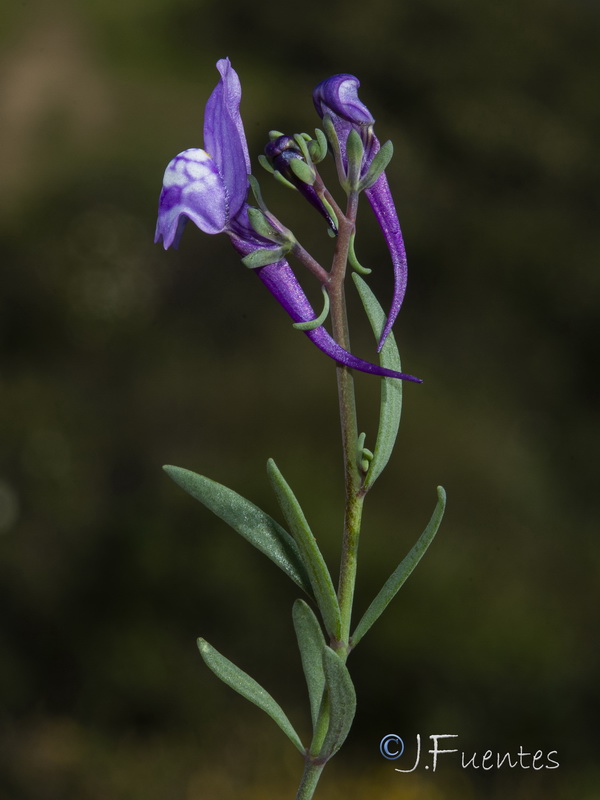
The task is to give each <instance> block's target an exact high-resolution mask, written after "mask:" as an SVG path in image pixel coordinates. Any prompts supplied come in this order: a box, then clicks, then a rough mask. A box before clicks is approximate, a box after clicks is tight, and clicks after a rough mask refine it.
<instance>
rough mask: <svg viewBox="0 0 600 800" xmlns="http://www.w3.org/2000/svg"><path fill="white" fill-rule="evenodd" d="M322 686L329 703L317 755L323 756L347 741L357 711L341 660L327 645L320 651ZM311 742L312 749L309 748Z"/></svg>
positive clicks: (334, 752) (353, 693) (347, 675)
mask: <svg viewBox="0 0 600 800" xmlns="http://www.w3.org/2000/svg"><path fill="white" fill-rule="evenodd" d="M323 669H324V672H325V688H326V691H327V700H328V703H329V727H328V729H327V735H326V736H325V740H324V742H323V744H322V746H321V747H320V748H319V752H318V756H319V758H322V759H324V760H328V759H330V758H331V757H332V756H334V755H335V754H336V753H337V751H338V750H339V749H340V747H341V746H342V745H343V744H344V742H345V741H346V737H347V736H348V733H349V732H350V728H351V727H352V722H353V720H354V714H355V713H356V692H355V691H354V684H353V683H352V678H351V677H350V673H349V672H348V668H347V667H346V665H345V664H344V662H343V660H342V659H341V658H340V656H338V654H337V653H336V652H334V651H333V650H332V649H331V648H330V647H325V649H324V651H323ZM312 749H313V748H312V746H311V752H312Z"/></svg>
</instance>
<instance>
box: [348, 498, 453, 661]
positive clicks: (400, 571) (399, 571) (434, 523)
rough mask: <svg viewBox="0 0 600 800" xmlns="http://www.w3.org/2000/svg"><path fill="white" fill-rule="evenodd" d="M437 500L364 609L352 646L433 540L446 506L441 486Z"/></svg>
mask: <svg viewBox="0 0 600 800" xmlns="http://www.w3.org/2000/svg"><path fill="white" fill-rule="evenodd" d="M437 495H438V501H437V505H436V507H435V510H434V512H433V514H432V515H431V519H430V520H429V523H428V525H427V527H426V528H425V530H424V531H423V533H422V534H421V536H420V537H419V538H418V540H417V543H416V544H415V546H414V547H413V548H412V550H411V551H410V552H409V553H408V555H407V556H406V558H404V559H403V560H402V561H401V562H400V564H399V565H398V566H397V567H396V569H395V570H394V572H393V573H392V574H391V575H390V577H389V578H388V579H387V581H386V582H385V583H384V584H383V587H382V589H381V591H380V592H379V594H378V595H377V597H376V598H375V599H374V600H373V602H372V603H371V605H370V606H369V607H368V609H367V610H366V611H365V613H364V616H363V618H362V619H361V621H360V622H359V623H358V625H357V626H356V630H355V631H354V633H353V635H352V636H351V637H350V643H351V645H352V647H356V645H357V644H358V643H359V641H360V640H361V639H362V637H363V636H364V635H365V633H366V632H367V631H368V630H369V628H370V627H371V626H372V625H373V623H374V622H375V621H376V620H378V619H379V617H380V616H381V614H382V613H383V612H384V611H385V609H386V608H387V607H388V605H389V603H390V601H391V600H392V599H393V598H394V596H395V595H396V593H397V592H398V590H399V589H400V587H401V586H402V584H403V583H404V582H405V581H406V579H407V578H408V577H409V575H410V574H411V573H412V571H413V569H414V568H415V567H416V566H417V564H418V563H419V561H420V560H421V558H422V557H423V556H424V555H425V551H426V550H427V548H428V547H429V545H430V544H431V542H432V541H433V537H434V536H435V535H436V533H437V531H438V528H439V527H440V523H441V521H442V517H443V516H444V510H445V508H446V492H445V491H444V488H443V486H438V487H437Z"/></svg>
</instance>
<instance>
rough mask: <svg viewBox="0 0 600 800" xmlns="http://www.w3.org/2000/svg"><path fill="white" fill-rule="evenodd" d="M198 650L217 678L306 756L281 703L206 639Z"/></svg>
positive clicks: (201, 641)
mask: <svg viewBox="0 0 600 800" xmlns="http://www.w3.org/2000/svg"><path fill="white" fill-rule="evenodd" d="M198 649H199V650H200V655H201V656H202V658H203V659H204V663H205V664H206V666H207V667H208V668H209V669H210V670H212V671H213V672H214V673H215V675H216V676H217V678H220V679H221V680H222V681H223V682H224V683H226V684H227V685H228V686H230V687H231V688H232V689H234V690H235V691H236V692H238V693H239V694H241V695H242V697H245V698H246V700H249V701H250V702H251V703H254V705H255V706H258V707H259V708H260V709H262V710H263V711H264V712H265V714H268V715H269V716H270V717H271V719H273V720H275V722H276V723H277V724H278V725H279V727H280V728H281V730H282V731H283V732H284V733H285V735H286V736H287V737H288V738H289V739H290V741H291V742H292V743H293V744H294V745H295V746H296V747H297V748H298V750H299V751H300V752H301V753H302V754H303V755H304V753H305V748H304V745H303V744H302V742H301V741H300V737H299V736H298V734H297V733H296V731H295V730H294V726H293V725H292V723H291V722H290V721H289V719H288V718H287V716H286V715H285V712H284V711H283V709H282V708H281V706H280V705H279V703H276V702H275V700H273V698H272V697H271V695H270V694H269V693H268V692H267V691H266V690H265V689H263V687H262V686H261V685H260V684H259V683H257V682H256V681H255V680H254V678H251V677H250V676H249V675H248V674H247V673H245V672H243V671H242V670H241V669H240V668H239V667H236V665H235V664H234V663H233V662H231V661H229V659H227V658H225V656H222V655H221V653H219V652H218V651H217V650H215V648H214V647H212V646H211V645H210V644H209V643H208V642H207V641H206V640H205V639H198Z"/></svg>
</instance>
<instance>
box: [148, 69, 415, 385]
mask: <svg viewBox="0 0 600 800" xmlns="http://www.w3.org/2000/svg"><path fill="white" fill-rule="evenodd" d="M217 69H218V70H219V73H220V75H221V80H220V81H219V83H218V84H217V86H216V87H215V89H214V91H213V92H212V94H211V96H210V98H209V100H208V102H207V104H206V110H205V118H204V144H205V147H206V148H207V149H206V150H201V149H198V148H191V149H189V150H184V151H183V152H182V153H180V154H179V155H177V156H176V157H175V158H174V159H173V160H172V161H171V162H170V163H169V164H168V166H167V168H166V170H165V175H164V179H163V188H162V191H161V193H160V198H159V203H158V221H157V225H156V234H155V237H154V241H155V242H159V241H160V240H161V239H162V241H163V246H164V248H165V250H166V249H167V248H169V247H171V246H173V247H177V246H178V245H179V241H180V239H181V235H182V232H183V228H184V226H185V224H186V222H187V221H188V220H191V221H192V222H193V223H194V224H195V225H197V226H198V228H200V230H202V231H204V233H209V234H215V233H226V234H227V235H228V236H229V237H230V239H231V242H232V244H233V246H234V247H235V249H236V250H237V251H238V253H240V255H242V256H245V255H247V254H248V253H252V252H254V251H255V250H258V249H276V248H277V245H276V244H274V243H273V242H271V241H270V240H268V239H265V238H263V237H261V236H259V235H258V234H257V233H256V232H255V231H254V229H253V228H252V226H251V225H250V221H249V219H248V207H249V206H248V203H247V195H248V175H249V174H250V160H249V157H248V146H247V144H246V137H245V134H244V128H243V124H242V119H241V116H240V113H239V106H240V99H241V87H240V81H239V78H238V76H237V73H236V72H235V70H234V69H233V68H232V66H231V64H230V62H229V59H228V58H225V59H221V60H220V61H219V62H218V63H217ZM254 272H255V273H256V274H257V275H258V277H259V278H260V279H261V281H262V282H263V283H264V284H265V286H266V287H267V289H269V291H270V292H271V294H272V295H273V296H274V297H275V299H276V300H277V301H278V302H279V303H280V305H281V306H283V308H284V309H285V310H286V311H287V313H288V314H289V315H290V317H291V318H292V320H293V321H294V322H309V321H311V320H314V319H315V318H316V314H315V312H314V310H313V308H312V306H311V304H310V302H309V301H308V298H307V297H306V295H305V294H304V291H303V290H302V287H301V286H300V284H299V283H298V280H297V279H296V276H295V275H294V273H293V271H292V269H291V267H290V266H289V264H288V263H287V261H286V260H285V259H281V260H279V261H277V262H275V263H274V264H268V265H266V266H264V267H259V268H257V269H255V270H254ZM304 333H305V334H306V336H308V338H309V339H310V340H311V341H312V342H313V343H314V344H315V345H316V346H317V347H318V348H319V349H320V350H322V351H323V352H324V353H325V354H326V355H328V356H329V357H330V358H332V359H334V361H337V362H339V363H341V364H344V365H346V366H347V367H350V368H352V369H357V370H360V371H362V372H369V373H372V374H374V375H379V376H382V377H390V378H401V379H404V380H411V381H416V382H420V380H419V379H418V378H414V377H412V376H411V375H405V374H403V373H401V372H395V371H393V370H389V369H386V368H384V367H380V366H378V365H376V364H371V363H370V362H368V361H363V360H362V359H360V358H357V357H356V356H353V355H352V354H351V353H348V352H347V351H346V350H344V348H343V347H341V346H340V345H339V344H337V342H336V341H335V340H334V339H333V338H332V337H331V336H330V334H329V333H328V332H327V330H326V329H325V328H323V327H322V326H319V327H317V328H315V329H313V330H308V331H304Z"/></svg>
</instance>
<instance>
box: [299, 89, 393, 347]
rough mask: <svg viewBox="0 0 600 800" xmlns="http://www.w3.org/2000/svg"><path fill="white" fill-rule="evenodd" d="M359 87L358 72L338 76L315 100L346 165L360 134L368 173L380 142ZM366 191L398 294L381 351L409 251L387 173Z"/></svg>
mask: <svg viewBox="0 0 600 800" xmlns="http://www.w3.org/2000/svg"><path fill="white" fill-rule="evenodd" d="M359 86H360V81H359V80H358V78H355V77H354V75H334V76H333V77H331V78H326V79H325V80H324V81H321V83H319V84H318V86H316V87H315V90H314V92H313V100H314V103H315V108H316V109H317V113H318V114H319V116H320V117H321V118H322V117H324V116H325V115H326V114H327V115H329V117H330V118H331V121H332V122H333V126H334V128H335V132H336V134H337V137H338V139H339V142H340V150H341V154H342V160H343V162H344V165H345V166H347V157H346V141H347V139H348V134H349V133H350V131H351V130H355V131H357V132H358V133H359V134H360V137H361V139H362V142H363V145H364V148H365V157H364V163H363V169H362V174H363V175H364V174H365V173H366V172H367V170H368V168H369V165H370V164H371V162H372V160H373V158H374V157H375V154H376V153H377V152H378V150H379V148H380V144H379V140H378V139H377V137H376V136H375V134H374V132H373V125H374V123H375V120H374V119H373V116H372V115H371V112H370V111H369V109H368V108H367V107H366V106H365V105H364V104H363V103H362V102H361V101H360V100H359V99H358V87H359ZM365 194H366V196H367V199H368V200H369V203H370V204H371V208H372V209H373V212H374V214H375V217H376V218H377V221H378V222H379V226H380V228H381V230H382V232H383V235H384V237H385V240H386V242H387V246H388V249H389V251H390V255H391V257H392V263H393V267H394V294H393V297H392V305H391V308H390V313H389V315H388V318H387V322H386V324H385V327H384V329H383V332H382V335H381V338H380V340H379V347H378V351H379V350H381V348H382V347H383V343H384V342H385V340H386V338H387V336H388V334H389V332H390V331H391V329H392V325H393V324H394V322H395V320H396V317H397V316H398V312H399V311H400V306H401V305H402V301H403V300H404V294H405V292H406V273H407V265H406V251H405V249H404V241H403V239H402V231H401V230H400V223H399V221H398V214H397V213H396V208H395V206H394V201H393V199H392V194H391V192H390V187H389V184H388V182H387V178H386V176H385V173H382V174H381V175H380V177H379V178H378V180H377V181H376V182H375V183H374V184H373V186H371V187H370V188H369V189H366V190H365Z"/></svg>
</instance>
